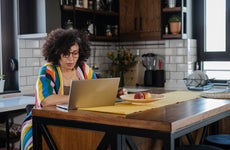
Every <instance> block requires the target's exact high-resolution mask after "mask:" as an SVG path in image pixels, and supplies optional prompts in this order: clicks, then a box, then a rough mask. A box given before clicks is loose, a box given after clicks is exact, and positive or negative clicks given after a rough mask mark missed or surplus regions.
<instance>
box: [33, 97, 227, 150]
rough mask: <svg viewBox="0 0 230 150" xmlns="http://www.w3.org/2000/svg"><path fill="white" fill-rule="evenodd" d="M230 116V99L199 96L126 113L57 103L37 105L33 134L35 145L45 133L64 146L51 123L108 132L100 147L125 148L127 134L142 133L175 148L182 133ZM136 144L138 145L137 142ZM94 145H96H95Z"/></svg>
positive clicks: (50, 141) (51, 143)
mask: <svg viewBox="0 0 230 150" xmlns="http://www.w3.org/2000/svg"><path fill="white" fill-rule="evenodd" d="M227 116H230V100H217V99H206V98H197V99H193V100H189V101H185V102H181V103H177V104H173V105H168V106H164V107H160V108H154V109H151V110H147V111H143V112H138V113H133V114H130V115H127V116H125V117H124V116H120V115H115V114H108V113H99V112H91V111H80V110H73V111H69V112H62V111H58V110H57V109H56V107H46V108H42V109H33V136H34V137H36V138H34V149H35V150H40V149H42V142H41V141H42V137H44V139H45V140H46V143H47V145H48V146H49V147H50V149H61V148H60V147H57V146H56V145H59V146H60V143H61V142H60V141H59V142H58V143H56V144H55V140H53V138H52V135H53V134H50V132H49V129H50V128H49V127H47V126H50V125H51V126H62V127H71V128H79V129H87V130H93V131H100V132H103V133H105V134H104V135H102V136H104V137H103V138H102V140H101V142H100V144H99V145H97V149H103V148H104V149H105V148H106V144H108V143H110V144H111V148H112V149H121V150H122V149H125V143H124V142H123V141H124V137H129V136H140V137H148V138H153V139H154V138H160V139H162V140H163V142H164V149H166V150H169V149H170V150H173V149H174V148H175V139H177V138H178V137H181V136H183V135H185V134H187V133H190V132H192V131H194V130H197V129H199V128H202V127H204V126H207V125H209V124H211V123H214V122H216V121H218V120H220V119H223V118H225V117H227ZM59 131H60V132H59ZM58 132H59V133H58ZM60 134H61V130H58V131H55V136H56V139H57V136H59V137H58V138H59V139H60V138H61V137H62V135H60ZM42 135H43V136H42ZM53 136H54V135H53ZM63 136H64V135H63ZM73 136H74V135H72V137H73ZM82 138H84V137H82ZM62 140H64V139H62ZM87 140H88V139H87ZM111 141H113V142H111ZM125 141H128V143H129V144H130V141H129V138H126V140H125ZM71 142H72V141H68V143H69V145H71ZM90 142H91V141H90V140H88V141H86V143H88V144H89V143H90ZM72 143H74V142H72ZM131 145H132V144H131ZM131 147H132V146H131ZM132 148H133V149H136V147H135V146H133V147H132ZM93 149H96V148H95V147H94V148H93Z"/></svg>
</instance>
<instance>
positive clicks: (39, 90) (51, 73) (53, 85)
mask: <svg viewBox="0 0 230 150" xmlns="http://www.w3.org/2000/svg"><path fill="white" fill-rule="evenodd" d="M60 73H61V71H60V68H59V67H56V66H53V65H51V64H46V65H44V66H43V67H41V69H40V72H39V76H38V79H37V83H36V94H35V95H36V104H37V105H36V107H37V108H39V107H41V102H42V101H43V100H44V99H45V98H46V97H48V96H50V95H52V94H63V88H62V79H60V78H61V75H60Z"/></svg>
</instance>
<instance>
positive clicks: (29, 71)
mask: <svg viewBox="0 0 230 150" xmlns="http://www.w3.org/2000/svg"><path fill="white" fill-rule="evenodd" d="M33 73H34V72H33V67H23V68H20V76H32V75H33Z"/></svg>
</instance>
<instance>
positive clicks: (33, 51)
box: [19, 39, 197, 90]
mask: <svg viewBox="0 0 230 150" xmlns="http://www.w3.org/2000/svg"><path fill="white" fill-rule="evenodd" d="M44 42H45V41H44V39H35V40H24V39H23V40H19V66H20V68H19V70H20V73H19V80H20V81H19V83H20V90H31V89H34V87H35V83H34V81H36V80H37V75H38V72H39V69H40V67H41V66H42V65H43V64H45V63H46V61H45V60H44V58H43V56H42V54H41V49H42V46H43V44H44ZM91 44H92V46H91V57H90V59H89V60H88V61H87V63H88V64H89V65H90V66H92V67H93V66H94V67H95V66H96V67H99V69H98V70H95V71H96V72H98V73H100V74H103V76H105V77H109V76H110V75H109V73H110V65H111V60H109V59H108V58H107V52H109V51H110V50H116V49H117V48H118V47H126V48H129V49H130V50H131V52H132V53H133V54H139V56H142V55H143V54H145V53H154V54H157V55H161V56H164V58H165V71H166V74H165V76H166V83H165V88H166V89H167V88H173V89H180V88H184V87H185V85H184V82H183V78H184V77H186V76H187V74H188V73H189V72H191V71H192V70H193V68H194V65H193V64H194V62H195V61H196V58H197V56H196V40H194V39H188V40H160V41H140V42H117V43H112V42H92V43H91ZM142 74H144V70H143V71H142ZM141 77H142V78H143V75H142V76H141ZM138 80H141V81H142V80H143V79H138Z"/></svg>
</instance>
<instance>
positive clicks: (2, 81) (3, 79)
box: [0, 74, 5, 93]
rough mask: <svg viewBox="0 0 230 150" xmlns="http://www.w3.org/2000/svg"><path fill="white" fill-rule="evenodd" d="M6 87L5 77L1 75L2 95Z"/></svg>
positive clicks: (0, 89)
mask: <svg viewBox="0 0 230 150" xmlns="http://www.w3.org/2000/svg"><path fill="white" fill-rule="evenodd" d="M4 86H5V75H4V74H0V93H3V92H4Z"/></svg>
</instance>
